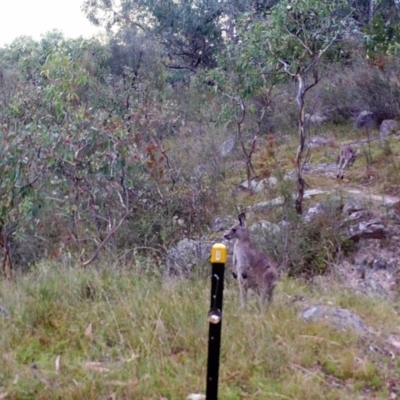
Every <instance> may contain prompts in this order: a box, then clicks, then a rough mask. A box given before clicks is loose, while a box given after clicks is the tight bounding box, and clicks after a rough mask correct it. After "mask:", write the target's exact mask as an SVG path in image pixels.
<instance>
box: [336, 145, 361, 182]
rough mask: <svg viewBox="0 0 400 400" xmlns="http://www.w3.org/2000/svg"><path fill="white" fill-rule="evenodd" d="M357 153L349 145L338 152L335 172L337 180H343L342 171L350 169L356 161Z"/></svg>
mask: <svg viewBox="0 0 400 400" xmlns="http://www.w3.org/2000/svg"><path fill="white" fill-rule="evenodd" d="M356 158H357V151H356V150H354V149H353V148H352V147H351V146H350V145H346V146H343V147H342V148H341V150H340V156H339V164H338V170H337V175H336V178H337V179H343V176H344V171H345V169H346V168H349V167H351V166H352V165H353V164H354V161H356Z"/></svg>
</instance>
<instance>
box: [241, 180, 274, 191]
mask: <svg viewBox="0 0 400 400" xmlns="http://www.w3.org/2000/svg"><path fill="white" fill-rule="evenodd" d="M277 184H278V180H277V179H276V178H275V177H273V176H271V177H269V178H265V179H261V180H259V179H251V180H250V189H251V190H252V191H253V192H255V193H260V192H263V191H264V190H267V189H270V188H273V187H275V186H276V185H277ZM239 187H240V188H242V189H246V190H248V189H249V181H248V180H247V179H246V180H244V181H242V182H240V183H239Z"/></svg>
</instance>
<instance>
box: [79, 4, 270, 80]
mask: <svg viewBox="0 0 400 400" xmlns="http://www.w3.org/2000/svg"><path fill="white" fill-rule="evenodd" d="M275 2H276V0H268V1H255V0H244V1H239V0H185V1H174V0H163V1H158V0H121V1H120V2H118V3H117V2H111V1H109V0H86V1H85V2H84V6H83V10H84V12H85V13H86V15H87V17H88V18H89V20H91V21H92V22H93V23H94V24H96V25H102V26H104V27H106V28H107V29H108V30H110V31H111V28H114V29H115V28H117V29H119V28H133V27H135V28H137V29H138V30H139V31H141V32H143V33H145V34H146V35H149V36H150V37H151V38H152V39H154V40H156V41H158V42H159V43H161V44H162V46H163V49H164V52H163V62H164V65H165V66H167V67H169V68H172V69H177V70H186V71H191V72H193V73H195V72H197V71H198V69H199V68H206V69H209V68H213V67H215V66H216V56H217V54H218V53H219V52H220V51H221V49H222V48H223V47H224V45H225V44H226V39H234V40H235V39H236V27H237V19H238V18H240V16H241V15H242V14H243V13H244V12H249V11H253V12H255V13H258V14H262V13H265V11H266V10H267V9H269V8H270V7H271V5H272V4H274V3H275ZM114 29H113V31H114Z"/></svg>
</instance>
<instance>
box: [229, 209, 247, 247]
mask: <svg viewBox="0 0 400 400" xmlns="http://www.w3.org/2000/svg"><path fill="white" fill-rule="evenodd" d="M238 219H239V223H238V224H236V225H233V226H232V228H230V229H229V231H228V232H227V233H226V234H225V235H224V238H225V239H227V240H232V239H239V240H241V239H247V238H248V237H249V231H248V229H247V224H246V214H245V213H240V214H239V215H238Z"/></svg>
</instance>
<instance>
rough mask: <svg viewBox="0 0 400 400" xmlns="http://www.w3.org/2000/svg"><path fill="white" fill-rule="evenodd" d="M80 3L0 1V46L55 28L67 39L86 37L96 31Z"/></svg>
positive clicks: (70, 0) (37, 36)
mask: <svg viewBox="0 0 400 400" xmlns="http://www.w3.org/2000/svg"><path fill="white" fill-rule="evenodd" d="M83 1H84V0H0V46H4V45H5V44H9V43H11V42H12V41H13V40H14V39H15V38H17V37H18V36H22V35H24V36H32V37H33V38H34V39H35V40H37V39H40V35H42V34H44V33H46V32H48V31H51V30H53V29H57V30H59V31H61V32H62V33H63V34H64V36H65V37H67V38H75V37H78V36H81V35H82V36H84V37H90V36H92V35H93V34H95V33H96V32H98V31H99V28H96V27H94V26H93V25H92V24H91V23H90V22H89V21H88V20H87V19H86V17H85V15H84V14H83V12H82V11H81V6H82V3H83Z"/></svg>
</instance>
